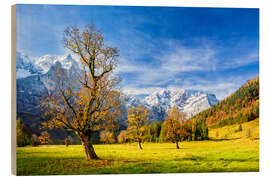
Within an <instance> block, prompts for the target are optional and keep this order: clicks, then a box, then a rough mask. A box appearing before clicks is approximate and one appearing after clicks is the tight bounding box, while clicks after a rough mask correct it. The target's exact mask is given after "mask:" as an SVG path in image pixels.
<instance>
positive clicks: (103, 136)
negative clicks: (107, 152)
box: [100, 131, 115, 144]
mask: <svg viewBox="0 0 270 180" xmlns="http://www.w3.org/2000/svg"><path fill="white" fill-rule="evenodd" d="M100 141H101V142H103V143H106V144H113V143H115V139H114V135H113V133H112V132H109V131H101V133H100Z"/></svg>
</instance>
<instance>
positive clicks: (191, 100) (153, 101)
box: [122, 89, 218, 121]
mask: <svg viewBox="0 0 270 180" xmlns="http://www.w3.org/2000/svg"><path fill="white" fill-rule="evenodd" d="M122 97H123V98H122V99H123V104H124V105H125V109H127V108H129V107H135V106H138V105H143V106H146V107H147V108H149V109H150V110H151V119H152V120H153V121H164V120H165V118H166V116H167V113H168V111H169V110H170V109H171V108H172V107H173V106H176V107H177V108H178V109H179V110H180V111H182V112H184V113H186V115H187V117H188V118H190V117H192V116H194V115H196V114H198V113H199V112H201V111H204V110H206V109H208V108H209V107H211V106H213V105H215V104H216V103H217V102H218V100H217V99H216V96H215V95H214V94H208V93H205V92H203V91H196V90H185V89H180V90H175V89H163V90H160V91H155V92H153V93H152V94H150V95H148V96H146V97H145V98H144V99H141V100H140V99H138V98H136V97H134V96H131V95H123V96H122Z"/></svg>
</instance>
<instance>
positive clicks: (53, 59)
mask: <svg viewBox="0 0 270 180" xmlns="http://www.w3.org/2000/svg"><path fill="white" fill-rule="evenodd" d="M57 62H59V63H60V64H61V66H62V68H64V69H66V70H69V69H70V68H71V67H72V66H73V67H74V68H75V69H79V65H78V62H77V61H75V60H74V59H73V58H72V56H71V55H70V54H68V55H62V56H57V55H45V56H42V57H40V58H38V59H37V60H36V61H35V62H34V64H35V66H36V67H38V68H39V69H41V72H42V74H45V73H47V72H48V71H49V70H50V68H51V67H52V65H54V64H56V63H57Z"/></svg>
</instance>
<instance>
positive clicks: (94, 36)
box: [42, 24, 120, 160]
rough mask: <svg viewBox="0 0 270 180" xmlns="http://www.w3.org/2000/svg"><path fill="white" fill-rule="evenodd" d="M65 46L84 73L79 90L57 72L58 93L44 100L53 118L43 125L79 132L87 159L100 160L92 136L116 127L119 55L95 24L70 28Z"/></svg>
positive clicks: (79, 82) (63, 75) (79, 78)
mask: <svg viewBox="0 0 270 180" xmlns="http://www.w3.org/2000/svg"><path fill="white" fill-rule="evenodd" d="M63 42H64V46H65V47H66V48H67V49H69V50H70V51H72V53H74V54H75V55H77V56H78V57H79V58H80V61H81V63H82V65H83V67H84V70H83V71H82V72H81V73H79V74H78V75H77V79H78V84H77V85H76V86H74V83H73V84H72V82H70V81H69V80H68V79H67V78H64V77H65V72H61V71H59V70H58V71H57V76H58V78H57V79H58V80H57V82H56V83H55V85H56V87H57V88H56V89H57V90H56V91H55V92H53V93H52V92H49V93H48V94H46V95H45V96H44V98H43V103H42V104H43V110H44V111H43V112H44V113H45V115H46V116H47V117H49V120H48V121H47V122H46V123H44V124H43V125H44V127H48V128H55V127H56V128H58V127H62V128H64V129H66V130H71V131H73V132H75V134H76V135H77V136H78V137H79V138H80V140H81V142H82V145H83V146H84V150H85V154H86V159H87V160H90V159H98V156H97V154H96V153H95V150H94V147H93V144H92V142H91V135H92V134H93V132H94V131H99V130H101V129H103V127H104V126H107V127H108V126H110V125H111V124H113V120H114V119H113V118H112V117H114V116H115V113H117V112H119V111H118V110H117V109H119V107H120V101H119V99H120V93H119V91H117V90H116V87H117V84H118V83H119V78H116V77H115V76H113V75H112V72H113V70H114V69H115V68H116V66H117V58H118V56H119V51H118V49H117V48H113V47H109V46H106V45H105V44H104V40H103V36H102V34H101V33H100V31H98V30H96V28H95V26H94V25H93V24H91V25H89V26H86V27H85V28H84V29H83V30H80V29H79V28H78V27H76V26H72V27H67V28H66V29H65V31H64V38H63ZM75 84H76V83H75Z"/></svg>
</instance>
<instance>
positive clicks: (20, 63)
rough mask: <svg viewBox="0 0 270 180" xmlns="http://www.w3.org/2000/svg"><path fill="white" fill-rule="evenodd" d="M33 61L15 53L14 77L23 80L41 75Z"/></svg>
mask: <svg viewBox="0 0 270 180" xmlns="http://www.w3.org/2000/svg"><path fill="white" fill-rule="evenodd" d="M33 62H34V61H33V60H32V59H31V58H30V57H28V56H27V55H25V54H23V53H19V52H17V53H16V73H17V74H16V75H17V76H16V77H17V79H19V78H25V77H28V76H32V75H37V74H41V69H39V67H37V66H35V65H34V63H33Z"/></svg>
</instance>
